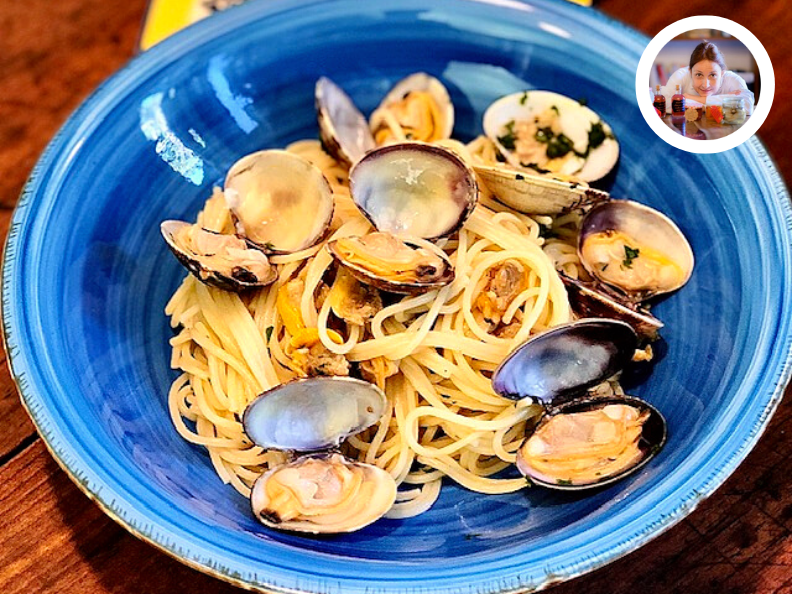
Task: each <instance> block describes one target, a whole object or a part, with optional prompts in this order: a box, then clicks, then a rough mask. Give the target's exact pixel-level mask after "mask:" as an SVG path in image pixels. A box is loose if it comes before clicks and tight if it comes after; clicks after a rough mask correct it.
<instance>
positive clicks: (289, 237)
mask: <svg viewBox="0 0 792 594" xmlns="http://www.w3.org/2000/svg"><path fill="white" fill-rule="evenodd" d="M224 195H225V199H226V203H227V204H228V208H229V210H230V211H231V215H232V217H233V219H234V224H235V226H236V230H237V233H238V234H239V235H240V236H241V237H243V238H244V239H245V241H247V242H248V244H249V245H251V246H253V247H256V248H258V249H260V250H263V251H265V252H268V253H292V252H297V251H300V250H303V249H306V248H308V247H311V246H312V245H314V244H315V243H317V242H318V241H319V240H321V239H322V237H323V236H324V235H325V234H326V233H327V231H328V230H329V228H330V221H331V220H332V218H333V206H334V202H333V191H332V189H331V188H330V183H329V182H328V181H327V179H325V177H324V175H323V174H322V172H321V171H320V170H319V169H318V168H316V167H314V166H313V165H312V164H311V163H310V162H308V161H307V160H306V159H303V158H302V157H299V156H297V155H295V154H293V153H289V152H287V151H283V150H265V151H259V152H256V153H252V154H250V155H247V156H245V157H242V158H241V159H240V160H239V161H237V162H236V163H234V165H233V166H232V167H231V169H230V170H229V171H228V175H226V179H225V188H224Z"/></svg>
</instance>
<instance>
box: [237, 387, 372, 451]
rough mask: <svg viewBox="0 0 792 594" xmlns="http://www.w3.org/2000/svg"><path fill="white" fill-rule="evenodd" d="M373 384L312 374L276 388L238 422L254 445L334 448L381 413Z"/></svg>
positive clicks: (298, 448)
mask: <svg viewBox="0 0 792 594" xmlns="http://www.w3.org/2000/svg"><path fill="white" fill-rule="evenodd" d="M385 402H386V401H385V394H384V393H383V392H382V390H380V389H379V388H378V387H377V386H375V385H373V384H370V383H368V382H364V381H363V380H359V379H354V378H349V377H314V378H306V379H298V380H293V381H290V382H288V383H286V384H281V385H279V386H276V387H274V388H272V389H270V390H268V391H266V392H264V393H263V394H261V395H260V396H259V397H258V398H256V399H255V400H254V401H253V402H251V403H250V404H249V405H248V407H247V408H246V409H245V412H244V415H243V417H242V425H243V427H244V429H245V434H246V435H247V436H248V437H249V438H250V439H251V441H253V443H255V444H256V445H257V446H260V447H263V448H276V449H279V450H296V451H300V452H310V451H315V450H323V449H327V448H331V447H335V446H338V445H339V444H340V443H341V442H342V441H343V440H344V439H346V438H347V437H349V436H350V435H355V434H356V433H360V432H361V431H363V430H364V429H367V428H368V427H370V426H372V425H373V424H374V423H376V422H377V421H378V420H379V419H380V417H382V414H383V412H384V411H385Z"/></svg>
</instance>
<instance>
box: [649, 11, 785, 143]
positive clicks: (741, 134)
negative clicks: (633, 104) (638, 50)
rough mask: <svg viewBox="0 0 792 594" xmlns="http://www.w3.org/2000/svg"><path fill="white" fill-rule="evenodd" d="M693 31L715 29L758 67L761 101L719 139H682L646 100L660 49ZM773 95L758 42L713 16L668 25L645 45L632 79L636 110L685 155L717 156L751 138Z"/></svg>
mask: <svg viewBox="0 0 792 594" xmlns="http://www.w3.org/2000/svg"><path fill="white" fill-rule="evenodd" d="M693 29H717V30H719V31H725V32H726V33H729V34H731V35H733V36H734V37H736V38H737V39H738V40H740V41H741V42H742V43H743V44H744V45H745V46H746V47H747V48H748V49H749V50H750V52H751V54H753V57H754V59H755V60H756V63H757V64H758V66H759V74H760V76H761V80H762V97H761V102H760V103H758V104H757V105H756V106H755V108H754V112H753V114H752V115H751V117H750V118H748V121H747V122H746V123H745V125H743V126H742V127H740V128H739V129H738V130H736V131H735V132H732V133H731V134H729V135H728V136H724V137H723V138H716V139H713V140H696V139H695V138H687V137H685V136H682V135H680V134H679V133H677V132H674V131H673V130H671V128H669V127H668V126H667V125H666V124H665V122H663V120H662V119H660V118H659V117H657V112H656V111H655V110H654V107H653V106H652V104H651V103H650V102H649V101H647V93H646V89H647V87H648V86H649V80H650V79H649V74H650V72H651V69H652V66H653V64H654V61H655V58H656V57H657V56H658V54H659V53H660V50H662V49H663V48H664V47H665V45H666V44H667V43H668V42H669V41H671V40H672V39H673V38H674V37H676V36H677V35H680V34H682V33H686V32H687V31H691V30H693ZM774 95H775V74H774V73H773V65H772V63H771V62H770V56H769V55H768V54H767V50H766V49H765V48H764V46H763V45H762V42H760V41H759V40H758V39H757V38H756V36H754V34H753V33H751V32H750V31H749V30H748V29H746V28H745V27H743V26H742V25H740V24H738V23H735V22H734V21H730V20H729V19H724V18H722V17H717V16H694V17H689V18H686V19H682V20H681V21H677V22H675V23H672V24H671V25H669V26H668V27H666V28H665V29H663V30H662V31H660V33H658V34H657V35H656V36H655V38H654V39H652V41H650V42H649V45H647V46H646V49H645V50H644V53H643V55H642V56H641V60H640V62H639V63H638V71H637V72H636V76H635V96H636V98H637V99H638V108H639V109H640V110H641V114H643V117H644V119H645V120H646V123H647V124H649V127H650V128H652V130H654V131H655V133H656V134H657V135H658V136H659V137H660V138H662V139H663V140H665V141H666V142H667V143H668V144H670V145H671V146H674V147H676V148H678V149H682V150H683V151H687V152H689V153H720V152H723V151H726V150H729V149H732V148H734V147H736V146H739V145H741V144H742V143H743V142H745V141H746V140H748V139H749V138H750V137H751V136H753V135H754V134H755V133H756V131H757V130H758V129H759V127H760V126H761V125H762V124H763V123H764V121H765V118H767V114H769V113H770V107H771V106H772V105H773V96H774Z"/></svg>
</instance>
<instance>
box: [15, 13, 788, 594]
mask: <svg viewBox="0 0 792 594" xmlns="http://www.w3.org/2000/svg"><path fill="white" fill-rule="evenodd" d="M646 43H647V39H645V38H644V37H642V36H640V35H638V34H636V33H634V32H632V31H630V30H628V29H626V28H625V27H623V26H621V25H619V24H618V23H614V22H613V21H610V20H608V19H607V18H605V17H603V16H601V15H599V14H598V13H596V12H594V11H592V10H587V9H581V8H578V7H574V6H571V5H568V4H567V3H560V2H558V3H556V2H544V1H537V2H531V3H521V2H513V1H506V2H491V3H484V2H469V1H462V0H432V1H431V2H427V1H426V0H421V1H420V2H418V1H415V0H407V1H397V0H382V1H378V2H365V3H364V2H355V1H352V0H330V1H327V2H324V1H322V2H313V1H301V0H287V1H273V2H251V3H249V4H246V5H244V6H242V7H239V8H236V9H232V10H229V11H228V12H227V13H224V14H222V15H219V16H217V17H213V18H212V19H209V20H207V21H204V22H202V23H199V24H198V25H197V26H195V27H192V28H190V29H189V30H187V31H185V32H182V33H180V34H178V35H176V36H175V37H174V38H172V39H169V40H167V41H165V42H164V43H162V44H161V45H159V46H157V47H155V48H154V49H153V50H151V51H149V52H147V53H145V54H143V55H142V56H140V57H139V58H137V59H136V60H134V61H133V62H132V63H131V64H130V65H129V66H128V67H127V68H125V69H124V70H123V71H121V72H120V73H119V74H117V75H116V76H115V77H113V78H112V79H111V80H110V81H108V82H107V83H106V84H105V85H103V86H102V87H101V88H100V89H99V90H98V91H97V92H96V93H95V94H94V95H93V96H92V97H91V98H89V100H88V101H87V102H86V103H85V104H84V105H83V106H82V107H81V108H80V109H79V110H78V111H77V112H76V113H75V114H74V115H73V117H72V118H71V119H70V120H69V122H68V123H67V124H66V125H65V126H64V128H63V130H62V131H61V133H60V134H59V135H58V136H57V137H56V138H55V139H54V140H53V142H52V144H51V145H50V147H49V149H48V150H47V152H46V153H45V155H44V156H43V157H42V159H41V161H40V163H39V165H38V166H37V168H36V170H35V171H34V173H33V174H32V176H31V180H30V182H29V184H28V186H27V187H26V189H25V192H24V194H23V196H22V198H21V200H20V206H19V208H18V210H17V212H16V214H15V217H14V226H13V230H12V233H11V236H10V240H9V243H8V245H7V248H6V253H5V261H4V270H3V275H4V276H3V285H4V289H5V291H4V305H5V307H4V311H3V313H4V326H5V333H6V344H7V348H8V352H9V355H10V359H11V365H12V369H13V373H14V375H15V377H16V379H17V381H18V384H19V388H20V392H21V393H22V395H23V399H24V402H25V404H26V406H27V407H28V409H29V411H30V413H31V415H32V417H33V418H34V420H35V422H36V425H37V427H38V428H39V430H40V432H41V433H42V435H43V436H44V439H45V440H46V442H47V444H48V446H49V447H50V449H51V451H52V452H53V455H54V456H55V457H56V459H58V461H59V462H60V463H61V465H62V466H63V467H64V468H65V469H66V470H67V471H68V472H69V474H70V475H71V476H72V477H73V478H74V479H75V480H76V481H78V483H79V484H81V486H82V488H83V489H84V490H85V491H86V492H87V493H89V494H90V495H91V496H92V497H94V498H95V499H96V500H97V501H98V502H99V504H100V505H101V506H102V507H103V508H104V509H105V510H106V511H107V512H108V513H109V514H110V515H112V516H113V517H115V518H116V519H117V520H118V521H120V522H121V523H122V524H123V525H125V526H126V527H127V528H128V529H130V530H131V531H133V532H135V533H136V534H138V535H140V536H142V537H143V538H145V539H147V540H149V541H150V542H152V543H153V544H154V545H156V546H157V547H159V548H161V549H164V550H166V551H168V552H170V553H171V554H173V555H174V556H176V557H178V558H180V559H182V560H183V561H184V562H186V563H188V564H190V565H192V566H194V567H197V568H198V569H201V570H203V571H206V572H209V573H212V574H214V575H217V576H219V577H221V578H223V579H226V580H229V581H232V582H235V583H239V584H242V585H245V586H248V587H253V588H256V587H260V588H266V589H268V590H271V591H273V590H274V591H278V592H285V591H289V592H293V591H297V592H327V593H331V592H332V593H337V592H357V591H359V592H363V591H366V592H403V591H412V592H420V591H427V592H428V591H431V592H435V593H440V592H459V593H462V592H465V593H468V592H469V593H473V592H477V593H485V592H486V593H489V592H511V591H516V590H519V589H528V588H539V587H544V586H547V585H549V584H551V583H553V582H554V581H558V580H564V579H568V578H570V577H573V576H575V575H578V574H580V573H583V572H585V571H589V570H591V569H593V568H596V567H598V566H600V565H603V564H605V563H607V562H609V561H611V560H613V559H615V558H617V557H619V556H621V555H623V554H625V553H627V552H629V551H630V550H633V549H635V548H636V547H638V546H640V545H642V544H644V543H645V542H647V541H648V540H649V539H650V538H652V537H653V536H656V535H657V534H659V533H660V532H661V531H662V530H663V529H665V528H667V527H669V526H671V525H672V524H673V523H674V522H676V521H678V520H679V519H681V518H682V517H684V515H686V514H687V513H689V512H690V511H691V510H692V509H694V508H695V505H696V504H697V502H699V501H700V500H701V499H702V498H703V497H706V496H707V495H709V494H710V493H711V492H712V491H713V490H714V489H715V488H716V487H717V486H718V485H719V484H721V483H722V482H723V481H724V480H725V478H726V477H727V476H728V475H729V474H730V473H731V472H732V471H733V470H734V469H735V468H736V466H737V465H738V464H739V462H740V461H741V460H742V459H743V458H744V457H745V456H746V455H747V453H748V451H749V450H750V448H751V447H752V446H753V445H754V443H755V442H756V440H757V439H758V436H759V435H760V434H761V432H762V430H763V429H764V427H765V426H766V424H767V421H768V419H769V415H770V414H771V413H772V411H773V410H774V407H775V405H776V404H777V400H778V398H779V397H780V395H781V393H782V390H783V386H784V383H785V382H786V379H787V377H788V365H787V363H788V355H789V334H790V333H789V321H788V320H789V319H790V316H789V315H788V314H789V311H790V309H789V283H790V260H789V256H790V254H789V245H790V241H789V239H790V237H789V231H788V229H787V225H786V223H785V218H787V217H789V215H790V213H789V206H788V204H787V200H788V196H787V194H786V190H785V188H784V186H783V183H782V182H781V181H780V179H779V178H778V176H777V174H776V172H775V170H774V168H773V165H772V163H771V162H770V160H769V159H768V157H767V155H766V154H765V153H764V150H763V148H762V147H761V145H760V144H759V143H758V141H755V140H752V141H751V142H749V143H748V144H746V145H743V146H741V147H739V148H737V149H734V150H732V151H729V152H727V153H724V154H720V155H694V154H688V153H683V152H681V151H679V150H676V149H673V148H671V147H669V146H668V145H666V144H665V143H664V142H663V141H662V140H660V139H659V138H657V137H656V136H655V135H654V133H653V132H652V131H651V129H650V128H649V127H648V126H646V125H645V122H644V121H643V119H642V117H641V115H640V112H639V110H638V108H637V106H636V100H635V95H634V92H633V89H634V73H635V68H636V66H637V63H638V59H639V57H640V54H641V51H642V49H643V47H644V46H645V44H646ZM416 71H426V72H429V73H430V74H433V75H435V76H437V77H438V78H440V79H441V80H442V81H443V82H444V83H445V84H446V86H447V87H448V89H449V91H450V94H451V97H452V99H453V102H454V106H455V109H456V125H455V129H454V136H455V137H457V138H459V139H462V140H470V139H472V138H474V137H475V136H476V135H478V134H480V133H481V117H482V113H483V111H484V110H485V109H486V107H487V106H488V105H489V104H490V103H491V102H492V101H494V100H495V99H497V98H498V97H500V96H502V95H505V94H508V93H512V92H516V91H522V90H526V89H528V90H530V89H547V90H552V91H555V92H558V93H563V94H565V95H568V96H570V97H573V98H576V99H577V98H580V99H584V98H585V99H586V100H587V102H588V105H589V106H590V107H591V108H592V109H593V110H595V111H596V112H598V113H599V114H600V115H601V116H602V117H603V118H604V119H605V120H606V121H607V122H609V124H610V125H611V127H612V129H613V131H614V133H615V134H616V136H617V138H618V139H619V141H620V143H621V158H620V161H619V165H618V170H617V173H616V174H615V175H614V176H613V177H612V179H610V180H609V182H608V183H609V189H610V191H611V193H612V194H613V195H614V196H616V197H619V198H631V199H635V200H638V201H641V202H644V203H646V204H649V205H651V206H653V207H655V208H657V209H659V210H661V211H662V212H664V213H666V214H667V215H668V216H670V217H671V218H672V219H673V220H674V221H675V222H676V223H677V224H678V225H679V226H680V228H681V229H682V231H683V232H684V233H685V234H686V236H687V237H688V238H689V240H690V242H691V244H692V247H693V250H694V253H695V256H696V268H695V271H694V273H693V276H692V278H691V280H690V282H689V283H688V285H687V286H686V287H685V288H684V289H682V290H681V291H679V292H678V293H676V294H673V295H671V296H669V297H667V298H665V299H663V300H662V301H661V302H660V303H658V304H657V306H656V307H655V309H654V313H655V314H656V315H657V316H658V317H659V318H660V319H661V320H662V321H663V322H664V323H665V328H664V329H663V330H662V337H663V339H662V341H661V342H660V343H658V344H657V345H656V347H655V352H656V354H657V356H656V361H655V363H654V365H653V366H652V368H651V373H650V374H649V373H646V374H640V375H636V374H635V373H632V374H631V373H628V374H626V376H625V380H624V383H625V386H626V387H627V389H628V391H629V393H630V394H632V395H635V396H639V397H641V398H644V399H646V400H648V401H649V402H651V403H652V404H653V405H654V406H656V407H657V408H658V409H660V410H661V411H662V412H663V414H664V415H665V416H666V418H667V420H668V424H669V438H668V443H667V445H666V447H665V448H664V450H663V451H662V452H661V453H660V454H659V455H658V456H657V457H656V458H655V459H654V460H652V461H651V463H649V464H648V465H647V466H646V467H644V468H643V469H642V471H641V472H640V473H638V474H637V475H635V476H632V477H631V478H629V479H627V480H624V481H622V482H619V483H617V484H614V485H611V486H608V487H607V488H603V489H601V490H598V491H595V492H593V493H587V494H574V495H573V494H563V493H558V492H549V491H543V490H541V489H538V488H533V489H526V490H524V491H522V492H518V493H514V494H510V495H492V496H484V495H479V494H476V493H472V492H470V491H467V490H465V489H463V488H460V487H458V486H456V485H455V484H453V483H452V482H450V481H449V482H447V483H446V484H445V485H444V487H443V491H442V494H441V496H440V499H439V501H438V502H437V503H436V504H435V505H434V506H433V508H432V509H431V510H430V511H428V512H427V513H425V514H423V515H421V516H419V517H415V518H410V519H406V520H381V521H378V522H377V523H375V524H374V525H372V526H370V527H368V528H366V529H364V530H361V531H359V532H356V533H353V534H348V535H340V536H332V537H309V536H301V535H296V534H288V533H281V532H276V531H273V530H269V529H266V528H264V527H263V526H261V525H260V524H258V523H257V522H256V521H255V520H254V518H253V517H252V515H251V513H250V511H249V505H248V502H247V501H246V500H245V499H244V498H243V497H241V496H240V495H238V494H237V493H236V492H235V491H234V490H233V489H232V488H231V487H230V486H227V485H224V484H223V483H222V482H221V481H220V480H219V478H218V477H217V476H216V474H215V472H214V470H213V469H212V466H211V464H210V461H209V458H208V456H207V455H206V453H205V452H204V451H203V450H202V449H201V448H199V447H195V446H192V445H190V444H188V443H187V442H185V441H184V440H183V439H181V438H180V437H179V436H178V434H177V433H176V431H175V430H174V428H173V425H172V423H171V421H170V418H169V413H168V405H167V393H168V388H169V386H170V383H171V382H172V381H173V380H174V378H175V377H176V372H175V371H173V370H172V369H170V366H169V361H170V347H169V345H168V340H169V338H170V337H171V336H172V329H171V328H170V326H169V323H168V319H167V318H166V316H165V315H164V312H163V310H164V307H165V304H166V302H167V301H168V299H169V297H170V295H171V294H172V293H173V292H174V290H175V289H176V288H177V286H178V285H179V283H180V282H181V280H182V278H183V277H184V274H185V272H184V269H183V268H181V267H180V265H179V264H178V262H177V261H176V259H175V258H173V257H172V256H171V255H170V254H169V252H168V249H167V247H166V245H165V243H164V241H163V240H162V238H161V236H160V233H159V224H160V222H161V221H163V220H165V219H185V220H193V219H194V218H195V216H196V214H197V212H198V210H199V209H200V208H201V206H202V204H203V202H204V201H205V200H206V199H207V198H208V196H209V195H210V193H211V190H212V187H213V186H215V185H218V184H221V183H222V180H223V177H224V174H225V172H226V171H227V169H228V168H229V167H230V165H231V164H232V163H233V162H234V161H235V160H237V159H238V158H239V157H241V156H242V155H244V154H247V153H250V152H253V151H256V150H260V149H263V148H270V147H284V146H285V145H286V144H287V143H289V142H292V141H295V140H298V139H303V138H316V137H317V126H316V120H315V114H314V107H313V87H314V84H315V82H316V80H317V79H318V78H319V77H320V76H322V75H324V76H328V77H330V78H331V79H333V80H334V81H335V82H336V83H338V84H339V85H341V86H342V87H343V88H344V89H345V90H346V91H347V93H348V94H349V95H350V96H351V97H352V98H353V100H354V101H355V103H356V104H357V105H358V106H359V107H360V108H361V110H362V111H363V112H364V113H365V114H367V115H368V114H370V113H371V111H372V110H373V109H374V108H375V107H376V105H377V104H378V102H379V100H380V99H381V98H382V97H383V96H384V95H385V93H386V92H387V91H388V90H389V88H390V87H391V85H392V84H393V83H394V82H396V81H397V80H398V79H400V78H402V77H403V76H405V75H407V74H409V73H412V72H416ZM760 229H761V233H760V232H759V230H760Z"/></svg>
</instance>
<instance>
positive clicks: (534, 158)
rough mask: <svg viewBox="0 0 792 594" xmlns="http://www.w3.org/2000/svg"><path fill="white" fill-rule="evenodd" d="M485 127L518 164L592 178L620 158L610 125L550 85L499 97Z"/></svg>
mask: <svg viewBox="0 0 792 594" xmlns="http://www.w3.org/2000/svg"><path fill="white" fill-rule="evenodd" d="M483 128H484V133H485V134H486V135H487V136H488V137H489V138H490V139H491V140H492V141H493V142H494V143H495V145H496V146H497V147H498V150H499V151H500V152H501V153H502V154H503V156H504V157H505V158H506V160H507V161H508V162H509V163H510V164H512V165H513V166H515V167H531V166H533V167H539V168H542V169H549V170H551V171H553V172H555V173H561V174H564V175H573V176H575V177H576V178H578V179H580V180H583V181H587V182H591V181H596V180H598V179H601V178H603V177H605V176H606V175H607V174H608V173H609V172H610V171H611V169H613V167H614V166H615V165H616V162H617V161H618V158H619V143H618V142H617V141H616V139H615V138H614V136H613V132H612V131H611V128H610V126H608V124H607V123H606V122H604V121H603V120H602V118H600V116H599V115H597V114H596V113H595V112H594V111H592V110H591V109H589V108H588V107H585V106H583V105H581V104H580V103H579V102H578V101H575V100H574V99H570V98H569V97H566V96H564V95H559V94H558V93H552V92H550V91H524V92H522V93H514V94H512V95H507V96H505V97H502V98H500V99H499V100H497V101H495V102H494V103H493V104H492V105H490V106H489V108H487V111H486V112H485V113H484V121H483Z"/></svg>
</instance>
